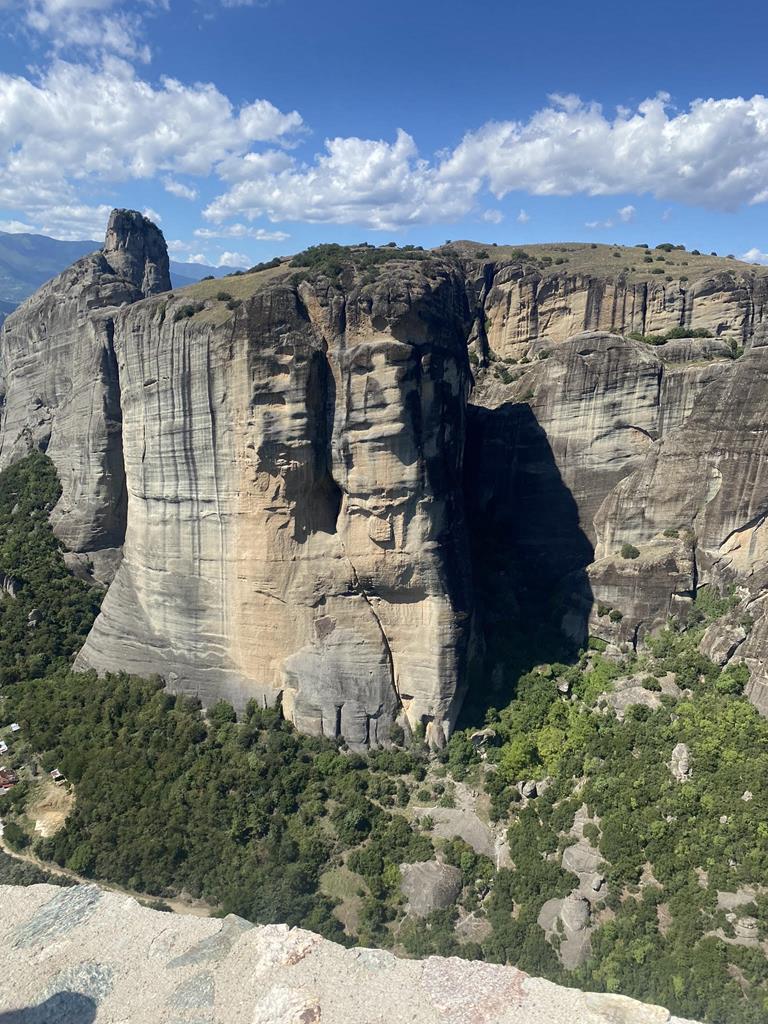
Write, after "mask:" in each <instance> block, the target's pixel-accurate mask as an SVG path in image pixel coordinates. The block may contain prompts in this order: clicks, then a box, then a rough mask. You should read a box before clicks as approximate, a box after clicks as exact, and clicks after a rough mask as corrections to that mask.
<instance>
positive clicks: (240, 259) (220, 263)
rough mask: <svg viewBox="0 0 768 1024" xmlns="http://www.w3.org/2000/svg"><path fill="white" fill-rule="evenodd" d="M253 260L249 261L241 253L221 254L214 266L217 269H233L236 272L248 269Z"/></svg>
mask: <svg viewBox="0 0 768 1024" xmlns="http://www.w3.org/2000/svg"><path fill="white" fill-rule="evenodd" d="M252 263H253V260H249V259H248V257H247V256H246V255H245V253H242V252H223V253H222V254H221V256H219V258H218V260H217V262H216V266H217V267H234V268H236V269H238V270H242V269H243V268H244V267H250V266H251V264H252Z"/></svg>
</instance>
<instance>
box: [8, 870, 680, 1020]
mask: <svg viewBox="0 0 768 1024" xmlns="http://www.w3.org/2000/svg"><path fill="white" fill-rule="evenodd" d="M69 892H71V893H72V897H71V906H72V907H75V906H80V907H82V905H83V899H82V897H81V896H80V895H79V893H80V890H79V889H77V888H75V889H74V890H69ZM88 893H90V889H89V890H88ZM0 901H1V902H2V907H3V914H2V916H0V944H2V948H3V950H4V957H3V983H2V985H0V1014H2V1015H8V1019H9V1021H12V1020H13V1019H14V1017H15V1015H17V1014H18V1015H19V1019H20V1020H21V1019H22V1016H21V1014H22V1011H23V1013H24V1015H25V1016H24V1017H23V1019H24V1020H29V1021H33V1022H35V1024H44V1022H45V1024H52V1021H54V1020H55V1021H56V1024H69V1022H71V1024H74V1022H77V1024H85V1022H86V1021H88V1022H90V1021H93V1022H95V1024H114V1022H116V1021H129V1020H130V1021H141V1022H142V1024H174V1022H178V1024H181V1022H182V1021H184V1022H186V1024H189V1022H191V1021H197V1022H202V1021H205V1022H207V1024H213V1022H221V1021H226V1022H227V1024H257V1022H258V1024H324V1022H328V1024H382V1022H383V1021H386V1022H387V1024H444V1022H445V1021H446V1020H448V1019H450V1020H451V1022H452V1024H572V1022H574V1021H578V1022H580V1024H665V1022H670V1024H684V1022H682V1021H680V1020H679V1019H678V1018H672V1017H670V1015H669V1013H668V1012H667V1011H666V1010H663V1009H662V1008H661V1007H654V1006H646V1005H644V1004H642V1003H638V1002H636V1001H635V1000H633V999H626V998H625V997H623V996H616V995H601V994H597V993H588V994H585V993H582V992H579V991H577V990H575V989H570V988H562V987H560V986H557V985H553V984H552V983H550V982H547V981H543V980H541V979H538V978H530V977H528V975H526V974H524V973H523V972H522V971H519V970H517V969H516V968H514V967H501V966H498V965H495V964H487V963H479V962H472V961H463V960H459V959H457V958H455V957H454V958H451V959H443V958H440V957H429V958H428V959H427V960H425V961H423V962H418V961H414V960H398V959H396V958H395V957H394V956H393V955H392V954H391V953H387V952H384V951H383V950H369V949H345V948H343V947H342V946H337V945H335V944H333V943H331V942H328V941H326V940H324V939H321V938H319V936H316V935H313V934H311V933H310V932H304V931H298V930H295V929H289V928H288V927H286V926H285V925H268V926H266V927H254V928H244V929H241V928H233V927H232V926H231V925H230V921H231V920H232V919H231V918H227V919H225V920H224V921H221V920H215V919H210V918H208V919H206V918H193V917H176V916H173V915H169V914H163V913H158V912H157V911H153V910H147V909H146V908H144V907H140V906H139V904H138V903H136V901H135V900H133V899H131V898H129V897H124V896H120V895H118V894H116V893H104V894H102V896H101V898H100V899H99V900H98V901H96V903H95V904H93V903H92V900H91V896H90V895H87V898H86V899H85V901H84V902H85V903H86V904H87V905H88V906H89V907H91V913H90V914H89V915H88V916H83V914H82V913H77V912H76V913H70V911H68V910H67V909H66V907H65V906H64V904H63V903H62V902H61V899H60V893H59V891H58V890H56V889H54V888H53V887H52V886H32V887H31V888H27V889H24V888H15V887H11V886H3V887H0ZM52 904H55V906H54V907H53V909H51V907H52ZM41 919H42V920H47V921H49V922H50V921H52V920H55V921H56V922H57V925H56V928H55V930H54V931H51V930H50V929H49V928H45V929H40V928H39V926H37V925H34V923H33V922H34V921H40V920H41ZM228 928H229V933H228V937H227V938H226V939H225V941H223V942H219V943H217V941H216V938H217V936H219V935H221V934H222V933H223V932H224V931H225V930H226V929H228ZM19 934H25V935H27V936H30V937H33V936H34V938H33V940H32V942H31V944H29V943H27V944H25V945H24V946H23V947H20V946H18V945H17V944H16V943H15V941H14V937H15V936H17V935H19ZM201 948H202V949H206V950H208V951H213V950H215V951H216V952H215V955H213V956H211V957H206V958H205V959H203V960H200V959H199V957H198V956H197V954H196V952H195V951H199V950H200V949H201Z"/></svg>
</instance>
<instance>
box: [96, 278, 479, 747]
mask: <svg viewBox="0 0 768 1024" xmlns="http://www.w3.org/2000/svg"><path fill="white" fill-rule="evenodd" d="M212 284H213V283H212ZM252 288H253V290H252V293H251V294H249V295H248V296H247V297H246V298H245V300H244V302H243V303H242V304H241V305H240V306H238V307H236V308H235V309H234V310H232V309H230V308H228V305H227V304H226V303H225V302H222V301H218V300H217V299H216V298H215V295H216V293H217V291H218V290H219V289H220V284H219V285H213V286H212V287H211V289H210V294H211V298H209V299H207V300H206V299H204V300H203V303H201V304H200V305H201V308H200V309H199V310H198V311H197V313H196V315H194V316H188V315H185V308H186V306H185V303H184V301H183V297H180V298H178V299H171V300H169V299H167V298H165V297H158V298H156V299H153V300H149V301H146V302H141V303H139V304H137V305H134V306H131V307H128V308H126V309H125V310H124V311H122V312H121V313H120V314H119V315H118V316H117V317H116V319H115V331H114V351H115V354H116V360H117V366H118V372H119V377H120V386H121V404H122V416H123V437H124V457H125V471H126V483H127V490H128V495H129V498H128V501H129V509H130V514H129V519H128V527H127V532H126V540H125V549H124V558H123V562H122V564H121V566H120V569H119V571H118V573H117V577H116V579H115V582H114V583H113V585H112V587H111V588H110V590H109V593H108V594H107V597H106V600H105V602H104V605H103V610H102V614H101V616H100V617H99V619H98V620H97V622H96V625H95V626H94V629H93V631H92V633H91V635H90V637H89V639H88V642H87V644H86V646H85V648H84V649H83V651H82V653H81V655H80V657H79V659H78V665H79V666H80V667H83V668H86V667H93V668H96V669H98V670H100V671H102V670H108V669H115V668H118V667H121V668H125V669H127V670H128V671H131V672H135V673H139V674H146V673H151V672H159V673H160V674H162V675H163V676H164V677H165V678H166V679H167V680H168V682H169V684H170V685H171V687H172V688H173V689H176V690H184V691H186V692H190V693H193V694H196V695H198V696H199V697H200V698H201V699H202V701H203V703H204V704H206V705H207V704H210V703H212V702H214V701H215V700H216V699H217V698H221V697H224V698H225V699H228V700H230V701H231V702H232V703H233V704H234V705H235V706H236V707H238V708H242V707H243V706H244V705H245V703H246V702H247V701H248V700H250V699H256V700H257V701H259V702H262V703H274V702H275V700H276V699H277V697H278V696H279V695H282V700H283V708H284V711H285V712H286V714H287V715H288V716H289V717H290V719H291V720H293V721H294V722H295V724H296V725H297V726H298V727H299V728H300V729H302V730H304V731H307V732H315V733H322V734H323V735H326V736H330V737H336V736H339V735H342V736H344V738H345V739H346V740H347V741H348V742H349V743H351V744H353V745H363V744H366V743H373V744H375V743H380V742H382V741H385V740H387V738H388V736H389V729H390V726H391V723H392V721H393V720H394V719H395V717H396V716H397V715H398V714H400V713H401V712H402V713H403V715H404V718H405V720H406V722H407V723H409V724H410V725H411V726H414V727H415V726H417V725H422V724H423V725H424V726H426V731H427V737H428V739H429V740H430V741H431V742H432V743H434V744H437V745H440V744H442V743H443V742H444V741H445V739H446V738H447V735H448V734H449V732H450V729H451V727H452V725H453V722H454V719H455V715H456V713H457V710H458V706H459V697H460V692H461V686H462V683H463V680H464V679H465V671H466V659H467V656H468V647H469V640H470V627H471V613H472V594H471V584H470V572H469V562H468V554H467V549H466V533H465V528H464V514H463V494H462V488H461V467H462V457H463V444H464V415H465V407H466V400H467V394H468V391H469V386H470V376H469V364H468V360H467V354H466V345H465V336H466V322H465V305H464V292H463V283H462V281H461V278H460V276H459V275H458V274H457V273H456V271H455V269H454V268H453V267H452V266H450V265H448V264H445V263H443V262H441V261H439V260H429V261H425V262H424V263H417V262H413V263H411V264H397V265H394V266H393V267H389V265H387V268H386V269H385V270H383V271H382V273H381V275H380V277H379V279H378V281H377V282H376V283H375V284H365V283H363V282H361V281H359V280H357V279H353V280H350V281H348V282H347V283H346V284H344V285H343V286H341V285H339V286H336V285H332V284H331V283H330V282H328V281H327V280H326V279H323V278H321V279H320V280H319V283H318V282H315V283H309V282H307V281H303V282H298V283H297V282H296V280H295V279H294V277H293V275H291V274H290V273H289V272H288V271H277V272H275V273H271V274H268V276H267V277H266V278H265V279H264V280H263V281H262V280H260V279H258V278H256V275H254V278H253V279H252Z"/></svg>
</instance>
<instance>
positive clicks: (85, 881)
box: [0, 837, 214, 917]
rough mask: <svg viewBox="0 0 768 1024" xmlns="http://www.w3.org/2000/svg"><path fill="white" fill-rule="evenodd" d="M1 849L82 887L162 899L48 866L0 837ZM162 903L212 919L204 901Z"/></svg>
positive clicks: (136, 897)
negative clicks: (12, 848) (87, 886)
mask: <svg viewBox="0 0 768 1024" xmlns="http://www.w3.org/2000/svg"><path fill="white" fill-rule="evenodd" d="M0 849H2V851H3V853H6V854H7V855H8V856H9V857H13V858H14V860H20V861H24V862H25V863H26V864H32V865H34V867H36V868H40V870H41V871H47V872H48V874H49V875H58V876H59V877H61V878H71V879H72V881H73V882H77V883H78V884H80V885H98V886H99V888H100V889H107V890H109V892H119V893H122V894H123V895H125V896H133V897H134V899H137V900H142V901H148V902H151V903H154V902H156V901H157V900H158V899H159V898H160V897H158V896H150V894H149V893H146V892H134V891H133V890H132V889H124V888H123V887H122V886H120V885H114V884H112V883H111V882H102V881H100V880H99V879H95V878H84V877H83V876H82V875H78V874H77V873H76V872H75V871H70V870H69V869H68V868H62V867H60V866H59V865H58V864H48V863H46V861H44V860H40V858H39V857H36V856H35V855H34V854H33V853H17V852H16V850H11V849H10V847H8V846H7V845H6V843H4V842H3V839H2V837H0ZM162 902H163V903H165V904H166V906H169V907H170V908H171V910H172V911H173V912H174V914H184V915H187V916H189V917H210V916H211V915H212V914H213V912H214V908H213V907H209V906H208V905H207V904H205V903H203V901H202V900H194V901H192V900H184V899H180V898H179V897H171V898H169V899H165V898H163V899H162Z"/></svg>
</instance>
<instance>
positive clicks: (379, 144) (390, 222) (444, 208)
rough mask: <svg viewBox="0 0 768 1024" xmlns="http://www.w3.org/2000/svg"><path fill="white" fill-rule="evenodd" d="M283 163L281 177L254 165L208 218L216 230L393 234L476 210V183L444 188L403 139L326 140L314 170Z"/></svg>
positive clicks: (451, 183) (403, 136) (311, 166)
mask: <svg viewBox="0 0 768 1024" xmlns="http://www.w3.org/2000/svg"><path fill="white" fill-rule="evenodd" d="M281 156H282V158H283V165H282V167H281V168H280V169H278V170H273V169H271V168H268V167H265V166H262V165H256V164H255V162H251V165H250V166H249V167H248V172H249V173H248V176H247V177H245V175H243V178H244V180H241V181H239V182H238V183H237V184H235V185H234V186H233V188H231V189H230V190H229V191H228V192H226V193H224V194H223V195H221V196H218V197H217V198H216V199H215V200H214V201H213V202H212V203H211V204H210V205H209V206H208V207H207V208H206V209H205V210H204V211H203V213H204V216H205V217H207V218H208V219H209V220H212V221H214V222H220V221H223V220H226V219H228V218H230V217H234V216H238V215H240V216H244V217H246V218H247V219H249V220H252V219H254V218H256V217H261V216H267V217H269V219H270V220H272V221H283V220H303V221H309V222H311V223H334V224H360V225H362V226H366V227H370V228H374V229H380V230H392V229H396V228H399V227H404V226H406V225H408V224H424V223H434V222H436V221H444V220H452V219H455V218H457V217H460V216H462V215H463V214H465V213H466V212H467V211H468V210H469V209H471V207H472V206H473V205H474V195H475V192H476V187H475V185H474V183H472V182H469V183H468V182H457V181H444V180H442V178H441V175H440V171H439V168H436V167H433V166H430V165H429V164H428V163H427V162H426V161H425V160H421V159H419V156H418V153H417V150H416V144H415V142H414V141H413V139H412V138H411V136H410V135H408V134H407V133H406V132H404V131H398V133H397V137H396V139H395V141H394V142H393V143H389V142H385V141H384V140H372V139H359V138H336V139H327V140H326V143H325V152H324V153H321V154H320V155H318V156H317V157H316V158H315V161H314V163H312V164H309V165H307V164H300V163H299V162H298V161H296V160H294V159H292V158H290V157H288V156H287V154H281Z"/></svg>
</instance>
